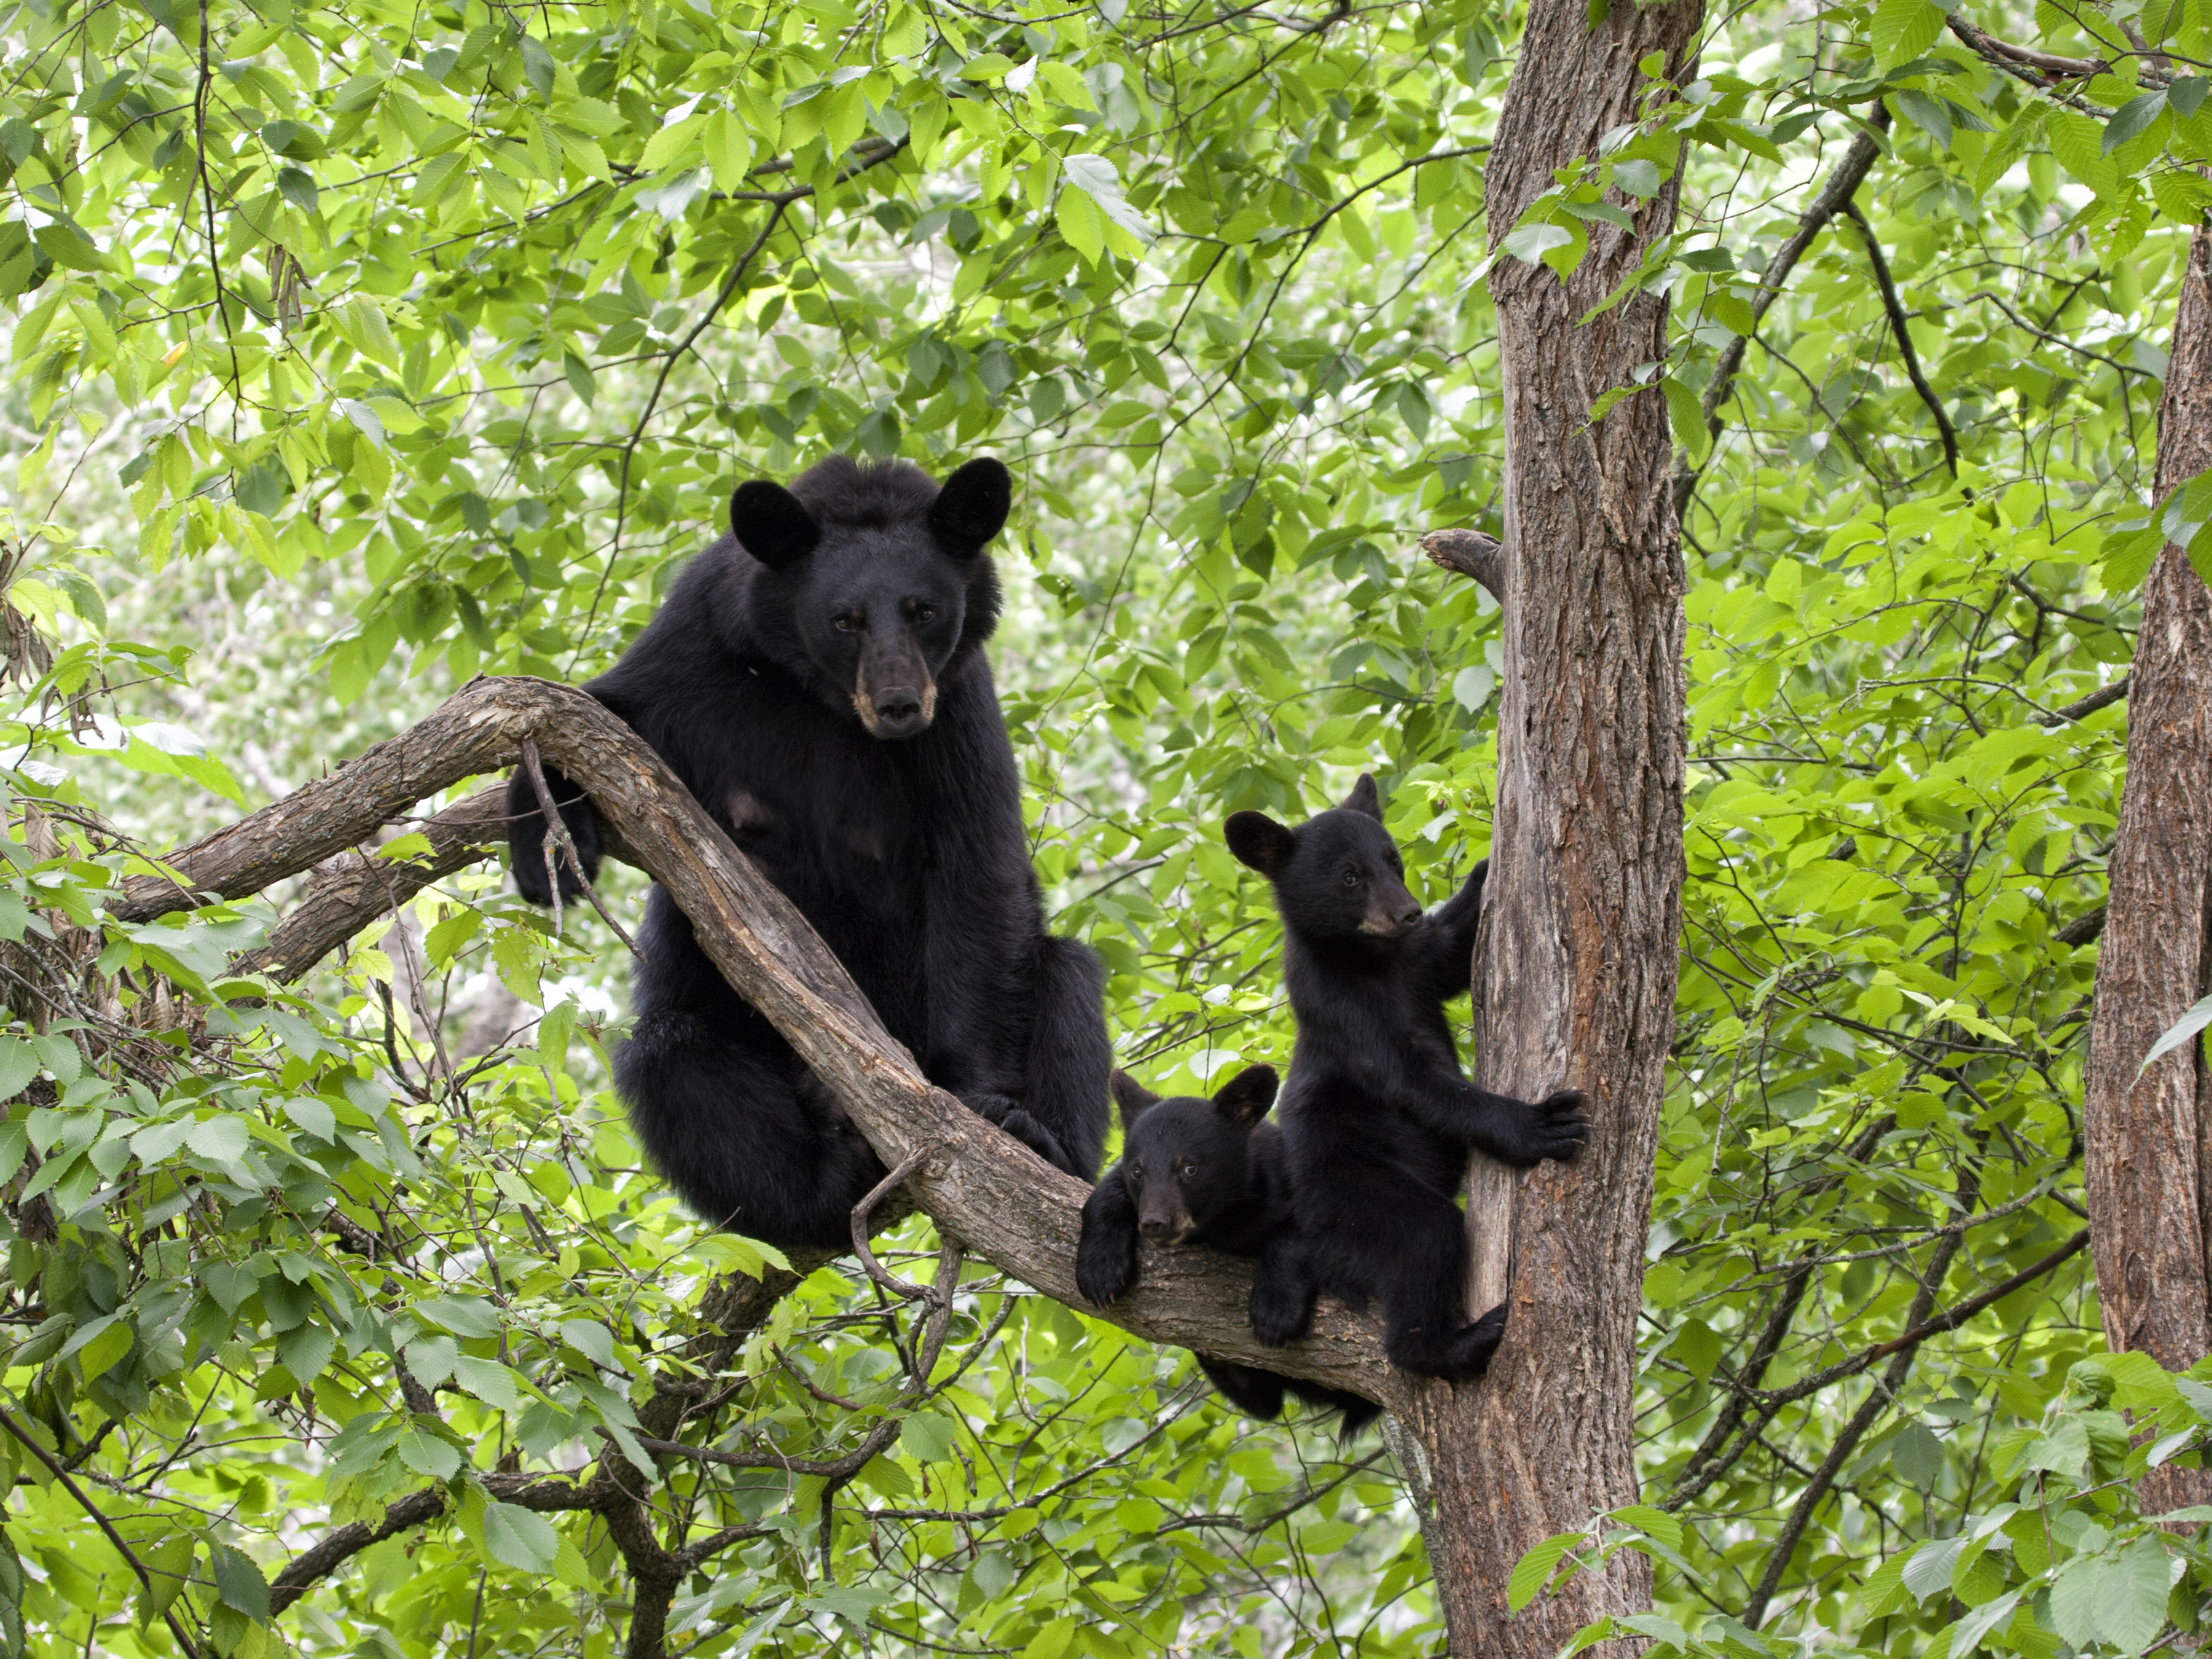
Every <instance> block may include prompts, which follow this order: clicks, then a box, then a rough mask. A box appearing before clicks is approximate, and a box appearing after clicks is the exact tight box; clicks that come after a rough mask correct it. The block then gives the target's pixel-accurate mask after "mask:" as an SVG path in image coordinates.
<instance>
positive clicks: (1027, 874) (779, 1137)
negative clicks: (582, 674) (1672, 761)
mask: <svg viewBox="0 0 2212 1659" xmlns="http://www.w3.org/2000/svg"><path fill="white" fill-rule="evenodd" d="M1010 490H1011V485H1010V481H1009V479H1008V477H1007V474H1006V468H1005V467H1003V466H1001V465H1000V464H999V463H998V462H996V461H994V460H974V461H970V462H969V463H968V464H967V465H965V466H963V467H961V468H960V469H959V470H958V471H956V472H954V473H953V474H952V476H951V477H950V478H948V479H946V480H945V487H944V488H943V489H939V488H938V487H937V486H936V485H935V484H934V483H931V482H930V479H929V477H928V475H927V474H926V473H924V472H923V471H921V469H920V468H919V467H916V466H913V465H908V464H907V463H905V462H902V461H894V462H890V463H888V464H886V465H876V466H865V465H857V464H855V463H854V462H853V461H851V460H848V459H845V458H843V457H842V456H838V457H833V458H832V459H829V460H826V461H823V463H821V464H820V465H817V466H815V467H813V468H811V470H810V471H807V472H805V474H804V475H802V476H801V477H799V478H798V479H797V480H796V481H794V482H793V484H792V486H791V488H790V489H783V488H782V487H781V486H780V485H777V484H773V483H764V482H758V481H756V482H753V483H746V484H743V485H740V486H739V487H738V490H737V493H736V495H734V496H733V497H732V500H731V503H730V526H731V532H732V533H731V534H730V535H728V536H726V537H723V538H721V539H720V540H719V541H717V542H715V543H714V544H713V545H712V546H710V547H708V549H707V550H706V551H705V552H703V553H702V554H701V555H699V556H698V557H696V559H694V560H693V561H692V562H690V565H689V566H688V567H687V568H685V569H684V573H683V574H682V575H681V576H679V577H678V579H677V581H676V584H675V586H674V588H673V590H672V591H671V592H670V594H669V596H668V599H667V601H666V603H665V604H664V605H662V606H661V608H660V611H659V614H658V615H656V616H655V617H653V621H652V622H651V623H648V624H647V627H646V629H645V630H644V632H642V633H641V634H640V635H638V637H637V640H636V641H635V643H634V644H633V645H632V646H631V647H630V648H629V652H628V653H626V654H625V655H624V656H623V659H622V660H621V661H620V662H619V663H617V665H615V666H614V667H613V668H612V669H611V670H610V671H608V672H606V673H605V674H603V675H601V676H600V677H599V678H597V679H595V680H593V681H592V682H591V683H590V684H588V685H586V687H585V688H584V689H585V690H586V691H589V692H590V693H591V694H592V696H595V697H597V698H598V699H599V701H600V702H603V703H605V705H606V706H607V707H608V708H610V709H611V710H612V711H613V712H614V713H615V714H618V715H619V716H621V717H622V719H623V720H625V721H627V722H628V723H629V726H631V728H632V729H633V730H635V732H637V733H638V735H639V736H640V737H641V738H644V739H645V740H646V741H647V743H649V744H652V745H653V748H654V750H657V751H658V752H659V755H660V757H661V758H662V759H664V760H665V761H666V762H667V763H668V764H669V766H670V767H671V769H673V770H674V771H675V773H676V775H677V776H678V777H679V778H681V779H682V780H683V781H684V784H685V786H686V787H688V788H690V791H691V793H692V794H693V795H695V796H696V797H697V799H698V800H699V802H700V804H701V805H702V806H704V807H705V808H706V809H707V811H708V812H709V813H711V814H712V815H713V816H714V818H715V820H716V821H717V822H718V823H720V824H721V826H722V827H723V828H724V829H726V830H728V831H729V832H730V834H731V836H732V837H733V838H734V839H735V840H736V842H737V843H738V846H739V847H740V848H743V849H744V851H745V853H746V854H748V855H749V856H750V858H751V859H752V860H753V861H754V862H755V863H756V864H757V865H758V866H760V868H761V870H762V872H763V874H765V875H766V876H767V877H768V878H769V880H771V881H773V882H774V883H775V884H776V885H777V886H778V887H779V888H781V890H783V891H784V893H786V894H787V896H789V897H790V898H791V900H792V901H793V902H794V903H795V904H797V905H798V907H799V909H800V910H801V911H802V912H803V913H804V914H805V916H806V919H807V921H810V922H811V923H812V924H813V926H814V927H815V929H816V931H817V932H818V933H820V934H821V935H822V937H823V939H824V940H826V941H827V942H828V944H829V948H830V949H831V950H833V951H836V953H837V957H838V959H839V960H840V961H842V963H844V964H845V966H846V968H847V969H848V971H850V973H851V974H852V975H853V978H854V981H856V982H857V983H858V984H859V986H860V989H861V990H862V991H863V992H864V993H866V995H867V997H868V999H869V1000H870V1001H871V1002H872V1003H873V1004H874V1006H875V1009H876V1012H878V1014H879V1015H881V1016H882V1018H883V1021H884V1024H885V1025H886V1026H887V1027H888V1028H889V1029H890V1033H891V1035H892V1036H896V1038H898V1040H899V1041H900V1042H903V1043H905V1044H906V1045H907V1047H908V1048H910V1049H911V1050H912V1051H913V1052H914V1054H915V1058H916V1059H917V1060H919V1061H920V1062H921V1066H922V1069H923V1071H924V1072H926V1073H927V1074H928V1076H929V1078H930V1079H931V1080H932V1081H933V1082H934V1083H936V1084H938V1085H940V1086H941V1087H944V1088H945V1089H948V1090H951V1091H952V1092H953V1093H955V1094H957V1095H958V1096H959V1097H961V1098H962V1099H963V1101H965V1102H966V1103H968V1105H969V1107H970V1108H972V1109H974V1110H975V1111H976V1112H978V1113H980V1114H981V1115H982V1116H984V1117H986V1118H988V1119H990V1120H991V1121H994V1122H995V1123H997V1124H998V1125H999V1126H1000V1127H1001V1128H1003V1129H1005V1130H1006V1131H1007V1132H1008V1133H1011V1134H1013V1135H1015V1136H1017V1137H1018V1138H1019V1139H1022V1140H1024V1141H1025V1142H1027V1143H1028V1144H1029V1145H1030V1146H1033V1147H1034V1148H1036V1151H1037V1152H1039V1153H1040V1154H1042V1156H1043V1157H1045V1158H1048V1159H1049V1160H1050V1161H1051V1162H1052V1163H1054V1164H1057V1165H1059V1166H1060V1168H1061V1169H1063V1170H1067V1171H1068V1172H1069V1173H1070V1174H1071V1175H1074V1176H1080V1177H1082V1178H1083V1179H1085V1180H1088V1179H1089V1178H1090V1176H1091V1172H1092V1171H1093V1170H1096V1169H1097V1167H1098V1156H1099V1152H1100V1151H1101V1150H1102V1148H1103V1146H1104V1143H1105V1136H1106V1115H1107V1106H1106V1099H1107V1076H1108V1073H1109V1072H1111V1070H1112V1069H1113V1053H1112V1049H1111V1048H1110V1047H1109V1044H1108V1042H1107V1037H1106V1022H1105V1015H1104V1011H1103V999H1102V981H1101V973H1100V968H1099V963H1098V960H1097V957H1095V956H1094V955H1093V954H1092V953H1091V951H1090V950H1089V949H1087V948H1086V947H1085V946H1084V945H1079V944H1078V943H1076V942H1074V941H1073V940H1070V939H1054V938H1051V937H1049V936H1048V935H1047V934H1046V933H1045V931H1044V924H1043V918H1042V908H1041V906H1040V902H1039V897H1038V892H1037V883H1036V875H1035V873H1034V872H1032V871H1031V869H1030V861H1029V847H1028V840H1027V837H1026V836H1025V834H1024V829H1023V825H1022V815H1021V785H1020V777H1019V775H1018V772H1017V771H1016V769H1015V766H1014V757H1013V750H1012V746H1011V745H1010V744H1008V742H1007V740H1006V727H1005V725H1004V723H1003V722H1002V720H1000V714H999V701H998V694H997V692H996V690H994V687H993V685H992V682H991V667H990V664H989V663H988V662H987V660H986V659H985V658H984V655H983V642H984V641H985V640H987V638H989V637H990V634H991V630H992V628H993V626H994V624H995V623H996V622H997V620H998V615H999V584H998V578H997V575H996V574H995V572H994V570H993V568H992V564H991V561H990V560H989V559H988V558H987V556H985V555H984V552H983V548H984V544H986V543H987V542H988V541H989V540H990V539H991V538H993V537H994V536H995V535H997V534H998V533H999V530H1000V526H1002V525H1003V524H1004V523H1005V521H1006V513H1007V508H1008V505H1009V502H1010V500H1011V495H1010ZM548 781H549V782H550V784H551V786H552V789H553V793H554V798H555V799H556V801H559V802H561V803H562V807H561V812H562V817H563V818H564V819H565V820H566V821H567V822H568V827H569V831H570V833H571V834H572V835H573V836H574V838H575V841H576V844H577V848H578V849H579V851H580V853H581V854H583V857H584V860H585V862H586V866H587V869H589V870H594V871H595V870H596V868H597V866H598V863H599V845H600V842H599V825H598V821H597V818H596V817H595V816H594V815H593V812H592V806H591V803H590V802H589V801H588V800H587V799H585V798H584V797H583V795H582V793H581V791H580V789H579V787H577V786H576V785H574V783H572V782H570V781H568V779H566V778H564V777H562V776H560V775H556V774H550V775H549V778H548ZM507 800H508V805H507V810H508V811H509V812H510V813H512V814H513V815H514V817H515V825H514V829H513V843H512V851H513V869H514V876H515V884H516V885H517V886H518V887H519V888H520V890H522V893H523V895H524V896H526V897H528V898H530V899H532V900H535V901H536V902H539V903H546V902H550V890H549V889H548V886H547V883H546V868H545V860H544V854H543V851H542V847H543V842H544V833H545V825H544V818H543V817H542V816H541V814H540V813H539V812H538V808H537V798H536V795H535V793H533V792H532V788H531V786H530V783H529V781H528V780H527V779H526V778H523V777H521V776H520V775H518V776H517V777H516V778H515V779H514V781H513V783H512V785H511V786H510V787H509V789H508V795H507ZM560 874H561V880H562V884H563V889H564V890H566V889H567V888H568V886H570V885H571V884H573V882H574V877H573V875H572V874H571V872H569V871H568V869H567V868H566V867H565V866H563V867H562V870H561V872H560ZM638 943H639V946H640V949H641V951H643V953H644V957H645V959H644V961H643V962H642V963H641V964H639V966H638V968H637V969H636V973H635V980H634V982H633V985H632V998H631V1000H632V1003H633V1006H634V1011H635V1014H636V1017H637V1023H636V1028H635V1032H634V1034H633V1035H632V1036H631V1038H630V1040H629V1042H627V1043H625V1044H624V1045H623V1048H622V1051H621V1053H620V1054H618V1055H617V1059H616V1062H615V1078H616V1082H617V1085H618V1086H619V1087H620V1089H621V1091H622V1095H623V1100H624V1101H625V1102H626V1103H628V1105H629V1112H630V1118H631V1121H632V1122H633V1123H635V1126H636V1127H637V1131H638V1133H639V1136H640V1138H641V1139H642V1140H643V1142H644V1144H645V1148H646V1150H647V1152H648V1153H650V1154H651V1156H652V1158H653V1162H654V1164H657V1165H658V1166H659V1169H660V1171H661V1173H662V1174H663V1175H664V1176H666V1177H667V1179H668V1181H669V1182H670V1184H671V1185H672V1186H673V1187H674V1188H676V1189H677V1191H678V1193H679V1194H681V1195H682V1196H683V1198H684V1201H685V1202H687V1203H688V1204H690V1206H691V1207H692V1208H693V1209H695V1210H696V1211H697V1212H699V1213H700V1214H701V1215H702V1216H703V1217H705V1218H708V1219H709V1220H712V1221H715V1222H718V1223H720V1224H722V1225H726V1226H728V1227H730V1228H732V1229H733V1230H735V1231H738V1232H743V1233H748V1234H750V1235H751V1236H753V1237H757V1238H763V1239H766V1240H768V1241H769V1242H770V1243H775V1244H779V1245H835V1244H839V1243H843V1242H844V1241H845V1240H847V1239H848V1237H850V1233H849V1223H848V1212H850V1211H851V1209H852V1207H853V1206H854V1203H855V1202H857V1201H858V1200H860V1198H861V1197H862V1196H863V1195H864V1194H866V1192H867V1189H868V1188H870V1187H871V1186H872V1185H873V1184H874V1183H875V1182H877V1181H878V1180H880V1179H881V1178H882V1176H883V1170H882V1168H881V1166H880V1165H879V1164H878V1162H877V1160H876V1158H875V1156H874V1154H873V1153H872V1152H870V1151H869V1149H868V1146H867V1144H866V1141H865V1140H863V1139H861V1137H860V1133H859V1132H858V1131H857V1130H856V1129H855V1128H854V1127H853V1125H852V1124H851V1122H850V1121H848V1120H847V1119H846V1117H845V1115H844V1114H843V1113H842V1111H841V1110H840V1109H838V1107H837V1106H836V1103H835V1102H834V1100H833V1099H832V1097H830V1095H829V1091H827V1090H826V1089H824V1088H823V1086H822V1085H821V1084H820V1083H819V1082H818V1081H817V1079H815V1078H814V1077H813V1075H812V1074H811V1073H810V1072H808V1070H807V1069H806V1067H805V1066H803V1065H802V1064H801V1063H800V1062H799V1058H798V1056H797V1055H796V1054H793V1051H792V1049H791V1048H790V1046H789V1045H788V1044H787V1043H786V1042H784V1040H783V1039H782V1038H781V1036H777V1035H776V1033H775V1030H774V1028H772V1027H771V1026H770V1025H769V1023H768V1021H767V1020H766V1019H765V1018H763V1017H762V1016H761V1014H760V1013H759V1012H757V1011H756V1010H755V1009H754V1008H753V1007H752V1006H750V1005H749V1004H747V1003H746V1002H744V1000H742V999H740V998H739V997H738V995H737V994H736V993H735V992H733V991H732V990H731V989H730V987H729V986H728V985H727V983H726V981H724V980H723V978H722V976H721V975H720V974H719V973H717V972H716V971H715V969H714V965H713V963H710V962H709V961H708V958H707V957H706V955H705V953H704V952H703V951H701V950H700V948H699V946H698V944H697V942H696V940H695V939H693V937H692V933H691V927H690V923H689V922H688V921H685V919H684V915H683V913H682V912H681V911H680V910H678V908H677V907H676V904H675V902H674V901H673V900H672V899H671V898H670V897H669V896H668V894H667V893H666V892H665V891H664V890H662V889H660V888H659V887H655V888H654V889H653V894H652V896H651V898H650V899H649V900H648V901H647V905H646V916H645V923H644V927H643V928H642V930H641V933H640V936H639V940H638Z"/></svg>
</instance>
